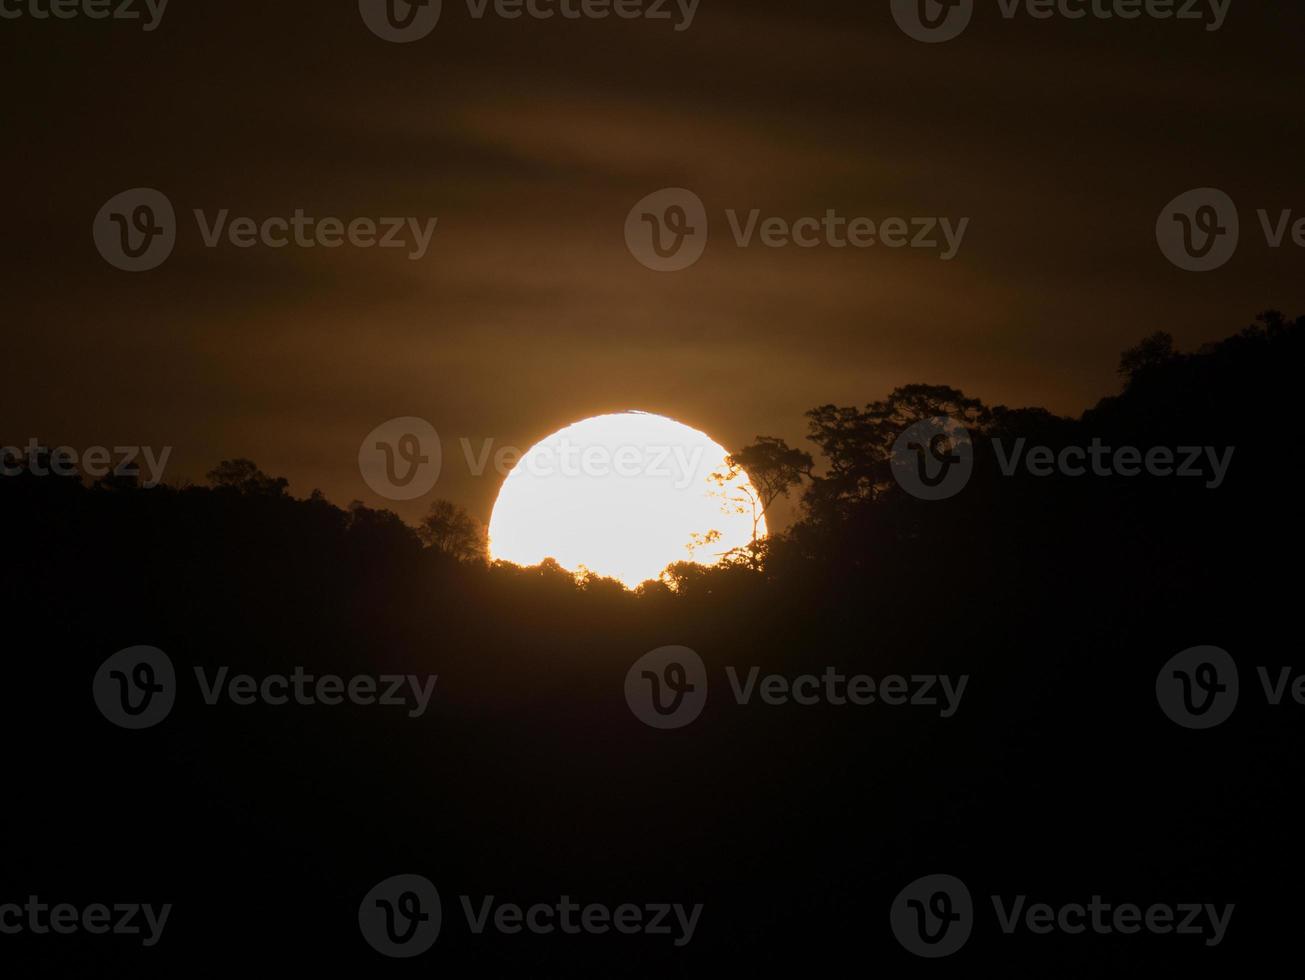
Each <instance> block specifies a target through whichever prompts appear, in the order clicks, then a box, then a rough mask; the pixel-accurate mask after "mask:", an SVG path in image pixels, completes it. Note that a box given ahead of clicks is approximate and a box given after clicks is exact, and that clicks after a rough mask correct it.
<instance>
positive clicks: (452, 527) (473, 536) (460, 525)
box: [417, 500, 489, 561]
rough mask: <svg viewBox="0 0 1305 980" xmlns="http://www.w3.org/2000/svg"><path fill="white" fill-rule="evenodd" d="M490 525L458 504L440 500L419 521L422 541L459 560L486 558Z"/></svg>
mask: <svg viewBox="0 0 1305 980" xmlns="http://www.w3.org/2000/svg"><path fill="white" fill-rule="evenodd" d="M486 530H487V529H486V528H485V526H484V525H483V524H481V523H480V522H479V521H477V520H476V519H475V518H474V517H472V516H471V515H470V514H468V513H467V512H466V511H465V510H463V509H462V508H461V507H459V506H458V505H457V504H455V503H453V502H452V501H448V500H437V501H435V502H434V503H433V504H431V506H430V510H429V511H428V512H427V514H426V516H425V517H423V518H422V520H421V523H420V524H419V525H417V535H418V537H420V538H421V542H422V544H424V545H425V546H426V547H428V548H433V549H435V550H436V551H438V552H440V553H441V554H444V555H448V556H449V557H450V558H454V559H456V560H457V561H484V560H486V558H487V557H488V551H489V548H488V540H487V537H486Z"/></svg>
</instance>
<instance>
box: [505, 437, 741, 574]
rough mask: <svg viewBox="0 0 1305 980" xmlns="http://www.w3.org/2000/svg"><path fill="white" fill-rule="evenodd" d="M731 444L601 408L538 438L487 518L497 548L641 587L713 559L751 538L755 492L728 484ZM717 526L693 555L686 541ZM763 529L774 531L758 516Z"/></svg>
mask: <svg viewBox="0 0 1305 980" xmlns="http://www.w3.org/2000/svg"><path fill="white" fill-rule="evenodd" d="M726 455H727V454H726V451H725V450H724V449H723V448H722V447H721V446H720V445H719V444H717V443H716V442H715V441H714V440H712V439H711V438H710V437H709V436H707V435H706V434H704V433H702V432H699V431H698V430H697V429H691V428H689V427H688V426H687V425H682V424H681V423H679V422H676V421H673V420H672V419H668V418H665V417H663V416H660V415H649V414H646V413H643V412H623V413H621V414H618V415H599V416H596V417H594V418H590V419H585V420H584V421H583V422H577V423H575V424H574V425H569V426H567V427H566V428H565V429H562V430H560V431H558V432H555V433H553V434H552V435H551V436H548V437H547V438H545V439H543V440H541V441H540V442H538V443H536V444H535V445H534V446H533V447H532V448H531V450H530V452H528V453H527V454H526V455H525V456H524V457H523V458H522V459H521V461H520V462H518V463H517V465H516V466H515V467H514V468H513V469H512V472H511V473H509V474H508V476H507V479H506V480H505V481H504V483H503V488H502V490H500V491H499V495H498V500H497V501H496V502H495V504H494V513H493V516H492V517H491V518H490V523H489V547H490V554H491V556H493V557H494V558H498V559H503V560H505V561H510V562H514V563H516V564H518V565H537V564H539V563H540V562H541V561H543V560H544V559H545V558H554V559H556V560H557V562H558V564H560V565H561V566H562V567H563V568H566V569H568V570H570V571H578V570H579V569H580V568H581V567H582V566H583V567H584V568H587V569H588V570H589V571H591V572H594V573H596V574H598V575H605V576H609V577H611V578H615V579H619V580H620V581H621V582H623V583H624V584H625V585H627V586H630V587H633V586H636V585H638V584H639V583H640V582H643V581H646V580H647V579H650V578H656V577H657V576H658V575H659V574H660V573H661V572H662V570H663V569H664V568H665V567H666V566H667V565H669V564H671V563H672V562H676V561H684V560H687V559H690V558H692V560H693V561H697V562H701V563H702V564H704V565H710V564H714V563H716V562H718V561H719V560H720V558H721V557H722V556H723V555H724V554H725V553H726V552H728V551H730V550H731V549H734V548H740V547H744V546H746V545H748V544H749V543H750V542H751V541H752V535H753V517H754V508H753V504H752V501H753V500H755V499H756V494H755V491H754V490H753V489H752V486H751V484H750V483H749V482H748V479H747V476H746V475H745V474H741V475H738V476H736V477H735V478H734V479H733V480H732V481H729V482H727V483H725V484H724V485H723V486H722V485H721V484H720V483H719V482H718V481H716V480H714V479H713V478H712V476H713V474H717V473H723V472H725V470H726V466H727V463H726ZM710 532H718V533H719V538H714V539H713V540H710V541H707V543H703V544H701V545H700V546H698V547H696V548H695V549H694V550H693V552H692V553H690V551H689V549H688V547H687V546H689V545H690V544H691V543H693V542H694V541H695V536H699V537H698V538H697V540H699V541H702V540H703V539H705V538H707V537H709V536H710ZM756 533H757V537H758V538H761V537H763V536H764V535H765V533H766V523H765V519H764V518H762V517H761V516H760V515H757V525H756Z"/></svg>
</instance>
